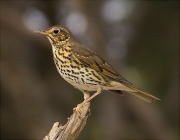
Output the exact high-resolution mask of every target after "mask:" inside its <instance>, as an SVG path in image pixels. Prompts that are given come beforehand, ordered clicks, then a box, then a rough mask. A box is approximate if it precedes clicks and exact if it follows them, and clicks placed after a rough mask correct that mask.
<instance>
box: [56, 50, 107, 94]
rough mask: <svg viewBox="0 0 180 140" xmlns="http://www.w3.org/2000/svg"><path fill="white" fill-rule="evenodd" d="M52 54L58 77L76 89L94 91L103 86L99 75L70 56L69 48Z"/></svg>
mask: <svg viewBox="0 0 180 140" xmlns="http://www.w3.org/2000/svg"><path fill="white" fill-rule="evenodd" d="M53 54H54V62H55V65H56V67H57V69H58V72H59V73H60V75H61V76H62V77H63V78H64V79H65V80H66V81H67V82H69V83H70V84H72V85H73V86H75V87H76V88H78V89H80V90H87V91H96V90H97V88H99V87H102V86H103V85H104V84H105V81H104V79H103V78H102V76H101V75H99V74H98V73H97V72H96V71H95V70H93V69H91V68H89V67H87V66H85V65H83V64H81V63H80V62H79V61H78V60H77V59H76V58H74V56H72V53H71V48H70V47H66V48H63V47H62V48H59V49H56V50H54V51H53Z"/></svg>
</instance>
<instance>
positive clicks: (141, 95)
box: [128, 91, 160, 103]
mask: <svg viewBox="0 0 180 140" xmlns="http://www.w3.org/2000/svg"><path fill="white" fill-rule="evenodd" d="M128 92H129V93H131V94H133V95H135V96H137V97H139V98H141V99H143V100H145V101H147V102H149V103H152V102H154V101H155V100H160V99H159V98H157V97H155V96H153V95H150V94H148V93H146V92H143V91H135V92H132V91H128Z"/></svg>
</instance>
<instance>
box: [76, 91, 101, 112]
mask: <svg viewBox="0 0 180 140" xmlns="http://www.w3.org/2000/svg"><path fill="white" fill-rule="evenodd" d="M101 92H102V89H101V88H98V89H97V92H96V93H94V94H93V95H92V96H91V97H89V98H85V100H84V102H82V103H81V104H78V105H77V107H76V111H77V112H78V113H79V109H80V108H81V107H82V106H83V105H84V104H85V103H87V102H89V101H90V100H92V99H93V98H94V97H96V96H97V95H99V94H100V93H101ZM83 93H84V97H87V96H85V95H87V93H86V94H85V92H83ZM88 95H89V93H88Z"/></svg>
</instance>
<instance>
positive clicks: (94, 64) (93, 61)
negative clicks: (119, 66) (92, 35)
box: [72, 44, 131, 84]
mask: <svg viewBox="0 0 180 140" xmlns="http://www.w3.org/2000/svg"><path fill="white" fill-rule="evenodd" d="M72 53H73V54H74V56H75V57H76V58H77V59H78V60H79V61H80V62H81V63H82V64H83V65H86V66H88V67H91V68H92V69H94V70H97V71H98V72H100V73H101V74H103V75H106V76H109V77H111V78H113V79H116V80H118V81H122V82H125V83H128V84H131V83H130V82H129V81H127V80H126V79H124V78H123V77H122V76H121V75H120V74H119V73H117V72H116V71H115V70H114V69H113V68H112V67H111V66H110V65H109V64H108V63H107V62H105V61H104V60H103V59H102V58H100V57H99V56H98V55H97V54H96V53H95V52H93V51H91V50H90V49H88V48H86V47H84V46H83V45H80V44H77V45H75V46H74V47H73V50H72Z"/></svg>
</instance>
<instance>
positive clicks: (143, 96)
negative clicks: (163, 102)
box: [110, 81, 160, 103]
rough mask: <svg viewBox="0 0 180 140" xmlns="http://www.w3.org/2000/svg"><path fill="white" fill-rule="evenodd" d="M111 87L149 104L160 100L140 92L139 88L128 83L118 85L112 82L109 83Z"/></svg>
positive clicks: (118, 83)
mask: <svg viewBox="0 0 180 140" xmlns="http://www.w3.org/2000/svg"><path fill="white" fill-rule="evenodd" d="M110 84H111V85H112V86H114V87H116V89H118V90H123V91H127V92H129V93H131V94H133V95H135V96H137V97H139V98H141V99H143V100H145V101H147V102H149V103H152V102H154V101H155V100H160V99H159V98H157V97H155V96H153V95H150V94H148V93H146V92H144V91H142V90H140V89H139V88H137V87H135V86H134V85H133V84H131V83H130V82H126V83H125V82H124V83H122V82H121V83H120V82H116V81H112V82H111V83H110Z"/></svg>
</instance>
